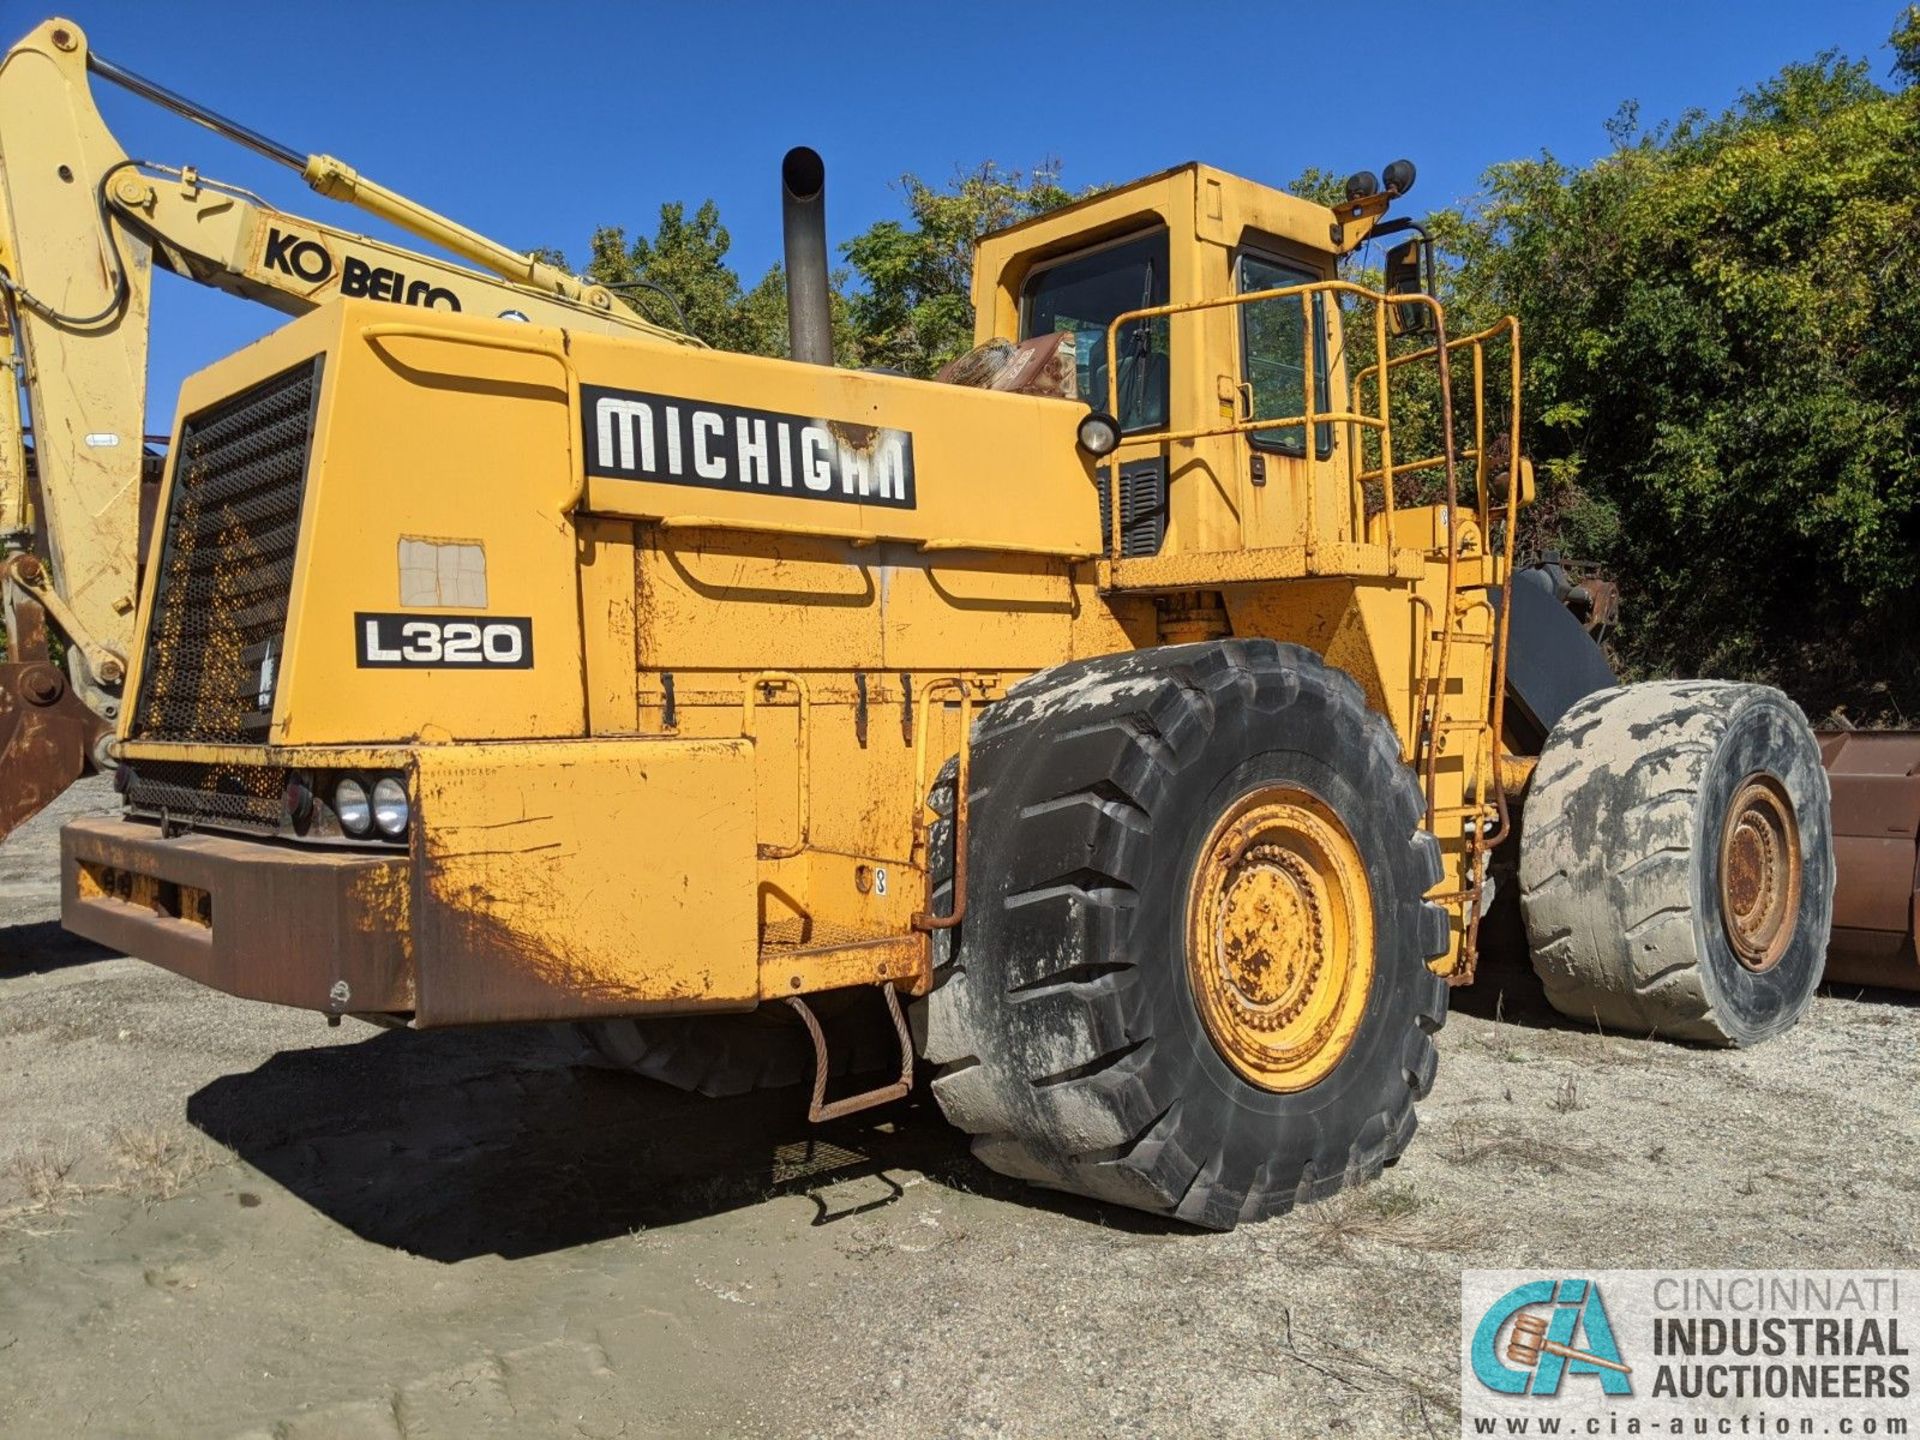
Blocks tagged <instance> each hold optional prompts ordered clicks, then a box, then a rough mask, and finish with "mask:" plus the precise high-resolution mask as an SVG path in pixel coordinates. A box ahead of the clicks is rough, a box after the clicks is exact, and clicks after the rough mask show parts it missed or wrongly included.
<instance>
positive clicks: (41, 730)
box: [0, 19, 695, 839]
mask: <svg viewBox="0 0 1920 1440" xmlns="http://www.w3.org/2000/svg"><path fill="white" fill-rule="evenodd" d="M95 76H97V77H99V78H100V79H102V80H105V81H107V82H109V83H111V84H114V85H118V86H121V87H123V88H125V89H128V90H130V91H132V92H133V93H134V94H137V95H140V96H142V97H143V98H145V99H147V100H149V101H151V102H153V103H154V104H156V105H159V106H161V107H163V108H165V109H168V110H172V111H174V112H175V113H177V114H180V115H183V116H185V117H186V118H188V119H191V120H195V121H197V122H199V123H200V124H202V125H205V126H206V127H207V128H209V129H211V130H213V131H214V132H215V133H217V134H220V135H222V136H224V137H226V138H227V139H229V140H232V141H235V142H236V143H238V144H241V145H243V146H245V147H247V148H248V149H250V150H253V151H255V152H257V153H259V154H261V155H264V156H266V157H267V158H268V159H271V160H275V161H278V162H279V163H281V164H284V165H286V166H288V167H289V168H291V169H294V170H296V171H298V172H300V174H301V176H302V178H303V179H305V180H306V182H307V183H308V184H309V185H311V186H312V187H313V188H314V189H315V190H317V191H319V192H320V193H321V194H323V195H326V196H329V197H331V198H333V199H336V200H341V201H345V202H347V203H350V204H353V205H356V206H358V207H359V208H360V209H362V210H364V211H366V212H367V213H369V214H373V215H377V216H379V217H381V218H382V219H384V220H387V221H389V222H391V223H393V224H395V225H398V226H400V227H401V228H403V229H405V230H407V231H409V232H411V233H412V234H414V235H417V236H419V237H420V238H421V239H423V240H426V241H428V242H430V243H432V244H434V245H437V246H439V247H441V248H442V249H444V250H446V251H448V252H449V253H451V254H453V255H457V256H459V257H461V258H462V259H463V260H465V261H467V262H469V264H470V265H476V266H480V267H482V269H481V270H475V269H470V268H468V265H461V264H455V263H450V262H449V261H446V260H442V259H438V258H436V257H433V256H429V255H422V254H416V253H414V252H412V251H409V250H406V249H403V248H401V247H399V246H396V245H392V244H388V243H386V242H384V241H380V240H375V239H371V238H369V237H367V236H364V235H356V234H353V233H351V232H350V231H347V230H343V229H340V228H338V227H336V226H332V225H325V224H320V223H317V222H315V221H311V220H306V219H302V218H301V217H299V216H296V215H289V214H286V213H285V212H283V211H279V210H276V209H274V208H272V207H271V206H269V205H267V204H266V202H265V201H263V200H261V199H260V198H259V197H258V196H255V195H252V194H249V193H248V192H247V191H244V190H241V189H238V188H236V187H234V186H230V185H223V184H221V183H220V182H219V181H216V180H212V179H210V178H208V177H206V176H204V175H202V174H200V173H199V171H197V170H195V169H194V168H192V167H187V168H185V169H176V168H173V167H169V166H164V165H156V164H150V163H148V162H145V161H140V160H134V159H131V158H129V157H128V155H127V153H126V151H125V150H124V149H122V148H121V146H120V145H119V143H118V142H117V141H116V140H115V139H114V138H113V136H112V134H111V133H110V132H109V131H108V130H107V127H106V124H105V122H104V121H103V120H102V119H101V117H100V112H99V110H98V108H97V107H96V106H95V104H94V101H93V95H92V91H91V87H90V83H89V82H90V79H91V78H92V77H95ZM156 266H158V267H159V268H161V269H163V270H167V271H170V272H171V273H173V274H176V275H181V276H184V277H186V278H187V279H190V280H194V281H196V282H198V283H200V284H203V285H208V286H212V287H214V288H216V289H220V290H225V291H227V292H229V293H231V294H234V295H238V296H241V297H243V298H245V299H249V300H254V301H257V302H259V303H261V304H264V305H269V306H272V307H273V308H275V309H277V310H282V311H285V312H286V313H288V314H292V315H302V314H305V313H306V312H307V311H309V310H311V309H313V308H314V307H315V306H317V305H322V304H325V303H326V302H328V301H329V300H332V299H335V298H337V297H340V296H363V297H367V298H370V299H374V300H383V301H386V302H388V303H391V304H394V305H397V306H408V307H413V308H414V309H431V310H441V311H451V312H457V313H465V314H482V315H499V316H507V317H509V318H516V319H521V320H529V321H537V322H540V323H543V324H557V325H566V326H568V327H570V328H573V329H576V330H582V331H591V332H595V333H601V334H623V333H624V334H643V335H650V336H656V337H667V336H669V335H670V333H671V332H668V331H666V330H664V329H662V328H661V327H660V326H658V325H655V324H653V323H652V322H651V321H649V320H648V319H646V318H645V317H643V316H642V315H640V314H638V313H636V312H635V311H634V310H633V309H631V308H630V307H629V306H628V305H627V304H626V303H625V302H624V301H623V300H622V299H621V298H620V297H618V296H616V295H614V294H613V293H611V292H610V291H608V290H606V289H604V288H603V287H600V286H595V285H589V284H587V283H586V282H584V281H581V280H578V279H576V278H574V277H573V276H571V275H567V274H565V273H564V272H562V271H559V270H556V269H554V268H553V267H551V266H548V265H544V264H542V263H540V262H539V261H537V260H535V259H533V258H532V257H530V256H527V255H522V254H519V253H517V252H515V251H513V250H510V249H508V248H507V247H505V246H503V245H500V244H497V243H495V242H494V241H491V240H488V239H486V238H485V237H484V236H481V235H477V234H475V233H474V232H473V231H471V230H468V229H466V228H464V227H462V226H460V225H457V224H455V223H454V222H453V221H451V220H447V219H445V218H444V217H442V216H439V215H436V214H434V213H433V212H432V211H430V210H427V209H426V208H424V207H423V206H421V205H418V204H417V203H415V202H414V201H411V200H409V199H407V198H406V197H404V196H401V195H397V194H395V193H394V192H393V191H391V190H387V189H384V188H383V187H381V186H379V185H376V184H374V183H373V182H372V181H370V180H367V179H364V178H363V177H361V176H360V175H359V174H357V173H356V172H355V171H354V170H353V169H352V168H351V167H350V166H348V165H346V164H344V163H343V162H341V161H339V160H335V159H333V158H331V157H329V156H324V155H303V154H301V153H300V152H298V151H295V150H291V149H289V148H288V147H286V146H284V145H281V144H279V143H278V142H277V141H274V140H270V139H268V138H267V137H265V136H263V135H260V134H258V133H256V132H255V131H252V130H249V129H247V128H246V127H245V126H242V125H238V124H235V123H234V122H233V121H231V120H228V119H225V118H224V117H222V116H220V115H217V114H215V113H213V112H212V111H209V110H207V109H205V108H203V107H201V106H198V105H195V104H194V103H193V102H192V101H190V100H186V99H184V98H182V97H181V96H179V95H176V94H174V93H173V92H172V91H170V90H167V89H165V88H163V87H162V86H159V85H156V84H155V83H154V82H152V81H151V80H147V79H144V78H142V77H141V76H139V75H137V74H135V73H133V72H132V71H130V70H128V69H125V68H124V67H122V66H119V65H116V64H114V63H113V62H111V61H109V60H106V59H103V58H102V57H101V56H99V55H97V54H95V53H93V51H92V50H91V49H90V48H89V46H88V44H87V39H86V36H85V34H84V33H83V32H82V31H81V30H80V27H79V26H77V25H75V24H74V23H73V22H72V21H69V20H58V19H56V20H49V21H47V22H46V23H44V24H42V25H40V26H38V27H37V28H36V29H34V30H33V31H32V32H31V33H29V34H28V35H26V36H25V37H24V38H22V39H21V40H20V41H19V43H18V44H16V45H14V46H13V47H12V48H11V49H10V50H8V51H7V52H6V54H5V55H4V56H0V361H4V362H5V364H6V365H7V367H8V368H9V370H10V372H11V379H10V380H9V382H8V383H7V384H5V385H4V386H0V634H3V635H4V637H5V642H6V644H5V650H4V653H3V654H0V839H4V838H5V837H6V835H7V834H8V832H9V831H11V830H12V829H13V828H14V827H15V826H17V825H19V824H20V823H21V822H23V821H24V820H26V819H27V818H28V817H30V816H31V815H33V814H34V813H35V812H36V811H38V810H39V809H40V808H41V807H43V806H44V805H46V804H47V802H48V801H50V800H52V799H53V797H54V796H56V795H58V794H59V793H60V791H62V790H63V789H65V788H66V787H67V786H68V785H69V784H71V783H72V782H73V781H74V780H76V779H78V778H79V777H80V776H81V775H82V774H84V773H85V772H86V771H87V770H89V769H90V768H93V767H95V766H102V767H107V766H110V765H111V763H112V762H111V759H110V757H109V756H108V755H107V752H106V745H107V742H108V741H110V740H111V738H112V735H113V731H114V727H115V723H116V721H117V719H118V717H119V715H120V712H121V706H122V703H123V701H124V698H125V682H126V675H127V670H128V668H129V663H130V656H131V651H132V643H133V623H134V606H135V601H136V592H137V588H138V586H137V578H138V573H139V565H138V559H139V555H140V550H141V547H140V545H139V543H138V539H137V537H138V535H139V533H140V532H141V529H142V523H143V521H145V520H149V519H150V518H151V513H152V508H153V497H154V496H155V495H156V494H157V492H158V488H159V487H158V481H159V470H160V466H159V464H158V462H157V460H156V459H155V457H153V456H150V455H149V454H148V453H147V447H146V446H145V445H144V444H143V443H142V442H143V438H144V437H143V434H142V431H143V429H144V419H145V410H146V400H147V385H146V369H147V331H148V296H149V292H150V290H151V287H152V281H153V270H154V268H155V267H156ZM483 271H484V272H490V273H483ZM680 338H682V339H683V340H684V337H680ZM685 343H689V344H691V343H695V342H693V341H691V340H685ZM23 401H24V403H23ZM29 436H31V441H32V443H31V444H29V443H28V438H29Z"/></svg>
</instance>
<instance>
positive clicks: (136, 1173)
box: [104, 1125, 215, 1200]
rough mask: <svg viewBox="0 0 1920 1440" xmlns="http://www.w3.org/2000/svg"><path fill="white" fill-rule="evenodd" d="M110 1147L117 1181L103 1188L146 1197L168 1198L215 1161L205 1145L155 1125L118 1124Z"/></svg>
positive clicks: (210, 1166)
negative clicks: (117, 1175)
mask: <svg viewBox="0 0 1920 1440" xmlns="http://www.w3.org/2000/svg"><path fill="white" fill-rule="evenodd" d="M112 1150H113V1159H114V1163H115V1165H116V1166H117V1167H118V1168H119V1171H120V1176H119V1182H118V1184H117V1185H113V1186H107V1187H104V1188H106V1189H109V1190H117V1191H118V1192H119V1193H122V1194H130V1195H137V1196H139V1197H141V1198H143V1199H147V1200H171V1199H172V1198H173V1197H174V1196H175V1195H178V1194H179V1193H180V1192H181V1190H182V1189H184V1188H185V1187H186V1185H187V1183H188V1182H189V1181H191V1180H193V1179H196V1178H197V1177H199V1176H201V1175H204V1174H206V1173H207V1171H209V1170H211V1169H212V1168H213V1166H214V1163H215V1161H214V1157H213V1155H212V1153H211V1152H210V1151H209V1150H208V1149H207V1148H206V1146H204V1145H202V1144H199V1143H198V1142H196V1141H193V1140H189V1139H186V1138H183V1137H182V1136H181V1135H180V1134H179V1133H178V1132H177V1131H173V1130H166V1129H163V1128H161V1127H160V1126H157V1125H122V1126H120V1127H119V1128H117V1129H116V1130H115V1131H114V1132H113V1136H112Z"/></svg>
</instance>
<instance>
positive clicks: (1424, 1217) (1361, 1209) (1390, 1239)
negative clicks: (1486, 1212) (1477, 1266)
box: [1292, 1181, 1485, 1257]
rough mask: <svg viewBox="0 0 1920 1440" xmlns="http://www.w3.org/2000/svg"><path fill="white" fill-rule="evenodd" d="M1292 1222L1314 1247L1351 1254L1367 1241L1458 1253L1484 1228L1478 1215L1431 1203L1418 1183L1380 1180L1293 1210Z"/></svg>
mask: <svg viewBox="0 0 1920 1440" xmlns="http://www.w3.org/2000/svg"><path fill="white" fill-rule="evenodd" d="M1292 1223H1293V1224H1294V1225H1296V1226H1297V1227H1298V1228H1299V1232H1300V1235H1301V1237H1302V1238H1304V1239H1305V1240H1306V1241H1307V1242H1308V1243H1309V1244H1310V1245H1311V1246H1312V1247H1313V1248H1315V1249H1317V1250H1321V1251H1326V1252H1331V1253H1333V1254H1336V1255H1342V1256H1347V1257H1352V1256H1354V1255H1355V1254H1357V1253H1359V1252H1360V1251H1361V1250H1363V1249H1364V1248H1365V1247H1366V1246H1367V1245H1390V1246H1398V1247H1399V1248H1401V1249H1406V1250H1424V1251H1428V1252H1431V1253H1442V1254H1456V1253H1459V1252H1461V1251H1465V1250H1471V1249H1473V1248H1474V1246H1475V1245H1477V1244H1478V1243H1479V1242H1480V1240H1481V1238H1482V1237H1483V1236H1484V1234H1485V1227H1484V1225H1483V1224H1482V1222H1481V1221H1480V1220H1478V1219H1476V1218H1475V1217H1473V1216H1469V1215H1462V1214H1458V1213H1453V1212H1449V1211H1446V1210H1443V1209H1440V1208H1438V1207H1436V1206H1433V1205H1431V1204H1430V1203H1429V1202H1428V1201H1427V1200H1426V1199H1425V1198H1424V1197H1423V1196H1421V1195H1420V1194H1419V1192H1417V1191H1416V1190H1415V1189H1414V1188H1413V1186H1411V1185H1404V1184H1395V1183H1392V1182H1387V1181H1381V1182H1377V1183H1375V1184H1372V1185H1363V1186H1361V1187H1360V1188H1359V1189H1357V1190H1346V1191H1342V1192H1341V1193H1340V1194H1338V1195H1335V1196H1334V1197H1333V1198H1332V1199H1330V1200H1326V1201H1323V1202H1321V1203H1320V1204H1318V1205H1309V1206H1307V1207H1305V1208H1304V1209H1301V1210H1298V1211H1296V1212H1295V1213H1294V1218H1293V1221H1292Z"/></svg>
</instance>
